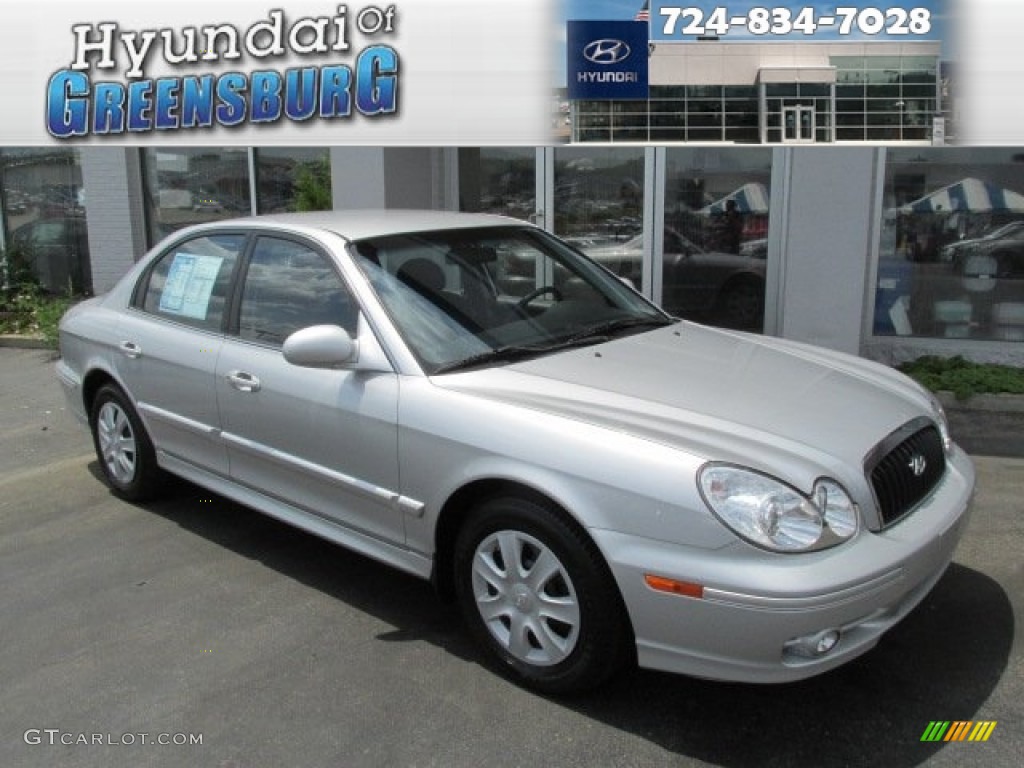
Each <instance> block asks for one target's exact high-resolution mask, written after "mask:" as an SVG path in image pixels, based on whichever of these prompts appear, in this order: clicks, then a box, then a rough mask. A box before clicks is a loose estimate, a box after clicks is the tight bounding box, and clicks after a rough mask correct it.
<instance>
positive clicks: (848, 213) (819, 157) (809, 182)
mask: <svg viewBox="0 0 1024 768" xmlns="http://www.w3.org/2000/svg"><path fill="white" fill-rule="evenodd" d="M880 152H884V150H881V149H876V148H873V147H835V146H831V147H827V148H816V147H800V148H797V149H793V148H786V149H782V150H776V152H775V163H774V165H775V166H776V167H775V170H774V172H773V174H772V193H773V194H772V201H773V206H772V211H771V221H770V227H769V232H770V240H769V251H768V262H769V280H768V287H767V288H768V296H767V297H766V302H765V305H766V313H765V332H766V333H769V334H772V335H776V336H781V337H783V338H786V339H793V340H794V341H803V342H807V343H809V344H816V345H818V346H822V347H828V348H830V349H835V350H838V351H841V352H848V353H850V354H853V355H856V354H859V353H860V351H861V342H862V334H863V329H864V317H865V313H866V311H867V309H866V304H867V302H866V299H867V297H868V286H869V284H870V282H871V281H870V279H869V272H870V270H871V265H872V264H873V263H874V258H873V257H874V254H873V249H875V248H877V242H878V226H879V221H880V211H879V210H878V207H879V205H880V195H881V184H882V178H881V177H880V174H881V173H882V171H883V169H882V165H881V163H880V162H879V153H880ZM780 160H781V163H780ZM780 165H781V167H779V166H780ZM775 265H777V268H773V266H775Z"/></svg>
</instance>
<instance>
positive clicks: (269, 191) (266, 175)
mask: <svg viewBox="0 0 1024 768" xmlns="http://www.w3.org/2000/svg"><path fill="white" fill-rule="evenodd" d="M255 152H256V205H257V208H258V210H259V212H260V213H284V212H287V211H329V210H331V160H330V153H329V151H328V150H327V149H312V148H310V149H307V148H303V147H287V148H286V147H267V148H261V149H257V150H255Z"/></svg>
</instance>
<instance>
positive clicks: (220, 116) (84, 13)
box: [0, 0, 554, 146]
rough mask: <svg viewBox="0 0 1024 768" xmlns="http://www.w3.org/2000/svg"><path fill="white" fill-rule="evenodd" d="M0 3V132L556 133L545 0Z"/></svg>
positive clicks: (235, 136)
mask: <svg viewBox="0 0 1024 768" xmlns="http://www.w3.org/2000/svg"><path fill="white" fill-rule="evenodd" d="M484 8H486V12H482V9H484ZM3 12H4V21H3V23H2V24H0V96H2V98H3V103H4V104H5V108H4V109H3V110H0V146H4V145H13V144H40V143H63V144H67V143H73V144H82V143H121V144H139V143H143V144H160V143H163V144H167V145H175V146H177V145H182V144H185V145H188V144H193V145H206V146H209V145H221V144H243V145H252V144H289V145H291V144H314V145H320V146H325V145H331V144H344V145H374V146H379V145H399V146H410V145H443V144H455V143H459V142H463V143H465V142H471V143H476V144H495V145H502V144H542V143H545V142H547V141H549V140H550V136H551V130H550V119H551V118H550V112H551V97H550V94H551V92H552V87H553V82H554V76H553V74H552V69H551V62H552V59H553V56H552V47H553V46H552V39H551V38H552V30H553V28H554V25H553V20H552V18H551V10H550V2H549V0H488V2H487V3H485V4H483V3H481V4H472V3H466V2H465V0H355V1H354V2H346V0H341V1H340V2H339V0H294V1H292V0H289V1H288V2H277V0H267V2H265V3H260V2H252V0H218V1H217V2H213V3H211V2H199V1H197V0H181V1H180V2H174V3H140V2H124V1H119V2H103V0H99V2H94V3H82V2H68V1H66V0H65V1H61V0H34V1H33V2H32V3H13V2H11V3H6V2H5V3H4V7H3Z"/></svg>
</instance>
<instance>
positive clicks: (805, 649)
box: [783, 629, 839, 659]
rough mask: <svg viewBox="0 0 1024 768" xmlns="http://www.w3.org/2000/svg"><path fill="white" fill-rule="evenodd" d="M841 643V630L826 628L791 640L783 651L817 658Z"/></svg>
mask: <svg viewBox="0 0 1024 768" xmlns="http://www.w3.org/2000/svg"><path fill="white" fill-rule="evenodd" d="M838 644H839V630H838V629H825V630H822V631H821V632H816V633H815V634H813V635H805V636H804V637H797V638H795V639H793V640H790V641H789V642H788V643H786V645H785V646H783V653H785V654H792V655H795V656H802V657H804V658H808V659H815V658H817V657H819V656H824V655H825V654H826V653H828V652H829V651H831V650H832V649H833V648H835V647H836V646H837V645H838Z"/></svg>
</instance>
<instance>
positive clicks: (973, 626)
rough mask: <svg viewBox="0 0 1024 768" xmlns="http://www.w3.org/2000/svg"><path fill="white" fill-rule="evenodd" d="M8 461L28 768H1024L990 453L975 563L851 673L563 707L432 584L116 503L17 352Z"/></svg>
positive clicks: (2, 539) (639, 680) (246, 531)
mask: <svg viewBox="0 0 1024 768" xmlns="http://www.w3.org/2000/svg"><path fill="white" fill-rule="evenodd" d="M0 445H2V450H0V585H2V586H0V686H2V695H0V766H4V768H17V767H20V766H54V765H60V766H84V767H93V766H94V767H96V768H117V767H118V766H132V768H139V767H143V766H160V767H163V766H189V767H195V766H211V767H213V768H256V767H257V766H259V767H263V766H282V767H285V766H287V767H289V768H293V767H299V766H389V767H390V766H445V767H446V768H447V767H450V766H454V767H457V766H473V767H474V768H476V767H477V766H484V765H486V766H495V767H501V766H581V767H582V766H587V767H590V766H617V767H618V766H696V765H716V766H732V767H736V768H743V767H746V766H751V767H753V766H758V767H761V766H804V765H807V766H812V765H813V766H816V767H817V766H868V765H870V766H886V768H898V767H899V766H916V765H927V766H957V767H958V768H961V767H962V766H974V765H977V766H995V767H996V768H1002V767H1005V768H1010V766H1012V767H1013V768H1017V766H1018V765H1019V764H1020V758H1021V755H1022V754H1024V725H1022V723H1024V647H1022V643H1021V640H1020V638H1019V636H1018V635H1017V632H1016V628H1017V624H1018V619H1017V618H1016V617H1017V616H1019V615H1021V614H1022V610H1024V556H1022V553H1024V493H1022V491H1024V460H1021V459H1017V458H1002V457H991V456H988V457H986V456H981V455H978V456H976V457H975V458H976V465H977V468H978V473H979V484H978V491H977V496H976V501H975V506H974V513H973V517H972V519H971V522H970V525H969V527H968V530H967V534H966V536H965V539H964V540H963V542H962V544H961V546H960V548H959V549H958V551H957V554H956V557H955V561H954V564H953V565H952V566H951V567H950V569H949V570H948V571H947V573H946V574H945V576H944V577H943V578H942V580H941V581H940V582H939V584H938V585H937V587H936V588H935V590H934V591H933V592H932V593H931V595H930V596H929V597H928V598H926V600H925V601H924V602H923V603H922V604H921V606H919V607H918V609H917V610H916V611H914V613H912V614H911V615H910V616H909V617H908V618H907V620H906V621H904V622H903V623H902V624H900V625H899V626H897V627H896V628H895V629H893V630H892V631H891V632H890V633H889V634H888V635H886V636H885V638H883V640H882V642H881V644H880V645H879V646H878V647H877V648H876V649H874V650H873V651H871V652H870V653H868V654H867V655H865V656H863V657H861V658H860V659H858V660H856V661H854V662H853V663H851V664H849V665H846V666H845V667H842V668H840V669H839V670H836V671H834V672H831V673H828V674H826V675H823V676H821V677H818V678H815V679H812V680H809V681H805V682H801V683H796V684H790V685H782V686H749V685H737V684H721V683H712V682H706V681H701V680H694V679H689V678H685V677H679V676H673V675H666V674H659V673H653V672H640V671H628V672H625V673H623V674H622V675H620V676H619V677H617V678H616V679H614V680H613V681H612V683H611V684H610V685H609V686H608V687H606V688H604V689H602V690H600V691H599V692H597V693H592V694H588V695H586V696H577V697H572V698H561V699H552V698H545V697H542V696H538V695H536V694H533V693H530V692H528V691H525V690H522V689H520V688H518V687H516V686H514V685H512V684H511V683H509V682H507V681H506V680H504V679H503V678H501V677H499V676H497V675H496V674H494V673H493V672H492V671H490V670H489V669H488V668H487V667H486V666H484V665H483V664H482V663H481V659H480V656H479V655H478V653H477V651H476V648H475V647H474V645H473V644H472V642H471V641H470V639H469V637H468V635H467V633H466V632H465V631H464V629H463V627H462V626H461V623H460V621H459V619H458V617H457V616H455V615H454V614H453V612H452V611H451V610H450V609H449V608H446V607H445V606H443V605H442V604H441V603H440V602H438V600H437V599H436V598H435V596H434V594H433V592H432V590H431V588H430V586H429V585H428V584H426V583H424V582H421V581H418V580H416V579H414V578H411V577H408V576H405V575H403V574H400V573H397V572H395V571H392V570H390V569H388V568H386V567H384V566H381V565H377V564H375V563H373V562H371V561H368V560H366V559H364V558H362V557H359V556H357V555H354V554H351V553H349V552H347V551H345V550H342V549H339V548H338V547H335V546H333V545H330V544H327V543H326V542H323V541H321V540H319V539H316V538H314V537H312V536H309V535H306V534H304V533H301V532H299V531H296V530H294V529H291V528H288V527H286V526H284V525H283V524H280V523H277V522H275V521H273V520H271V519H269V518H267V517H264V516H261V515H259V514H258V513H255V512H253V511H251V510H249V509H246V508H244V507H241V506H239V505H237V504H234V503H231V502H228V501H226V500H224V499H222V498H220V497H218V496H216V495H213V494H210V493H209V492H206V491H204V490H202V489H200V488H197V487H195V486H192V485H189V484H185V483H182V484H180V485H178V486H176V487H175V488H173V489H172V490H171V491H170V492H169V494H168V496H167V498H166V499H164V500H161V501H160V502H157V503H152V504H147V505H132V504H127V503H125V502H122V501H120V500H118V499H116V498H115V497H114V496H112V495H111V494H110V493H109V491H107V489H106V488H105V486H104V485H103V484H102V482H101V481H100V479H99V471H98V467H97V465H96V461H95V458H94V456H93V454H92V446H91V442H90V439H89V436H88V434H87V432H86V431H85V429H84V428H83V427H81V426H80V425H79V424H78V423H77V422H76V421H75V420H74V419H73V418H72V417H71V416H70V414H69V413H68V412H67V411H66V410H65V408H64V403H63V400H62V395H61V393H60V391H59V387H58V384H57V382H56V379H55V377H54V374H53V362H52V360H51V359H49V356H48V354H47V353H45V352H40V351H32V350H17V349H0ZM982 445H983V444H982ZM933 721H971V722H975V723H977V722H982V721H986V722H995V724H996V725H995V727H994V729H993V730H992V732H991V735H990V736H989V739H988V740H987V741H985V742H983V743H976V742H969V741H964V742H938V743H932V742H922V741H921V737H922V735H923V734H924V732H925V731H926V729H927V728H928V727H929V724H930V723H931V722H933ZM161 742H166V743H161ZM197 742H198V743H197Z"/></svg>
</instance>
